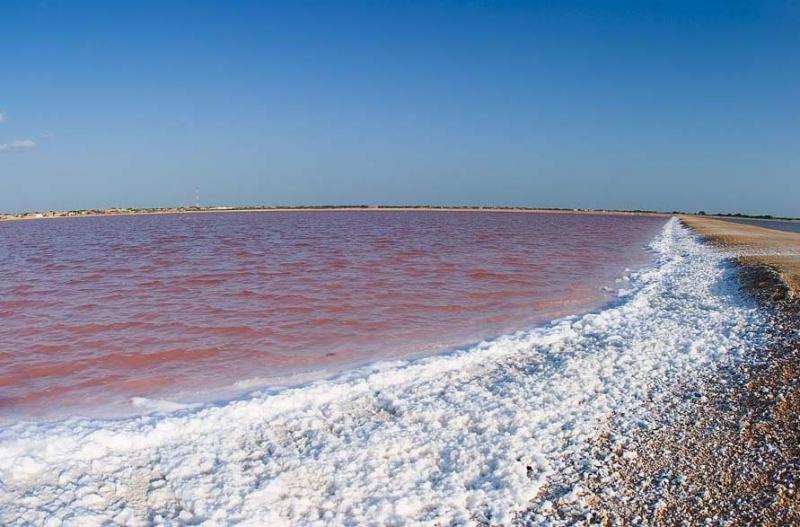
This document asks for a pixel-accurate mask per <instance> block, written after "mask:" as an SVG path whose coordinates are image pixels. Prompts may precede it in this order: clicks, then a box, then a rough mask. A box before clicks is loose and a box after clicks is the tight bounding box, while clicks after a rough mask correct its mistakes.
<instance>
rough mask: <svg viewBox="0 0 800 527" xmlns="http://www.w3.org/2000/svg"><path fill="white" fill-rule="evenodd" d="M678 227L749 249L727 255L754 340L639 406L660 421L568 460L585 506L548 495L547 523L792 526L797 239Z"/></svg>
mask: <svg viewBox="0 0 800 527" xmlns="http://www.w3.org/2000/svg"><path fill="white" fill-rule="evenodd" d="M681 219H682V220H683V222H684V224H685V225H688V226H689V227H690V228H692V229H694V230H695V231H696V232H697V233H699V234H700V235H702V236H703V237H704V238H705V240H706V241H707V242H708V243H712V244H715V245H718V246H720V247H723V248H725V249H730V250H731V253H733V255H737V254H748V253H749V255H748V256H740V257H737V263H738V268H737V272H736V275H737V278H738V285H739V288H740V290H741V293H742V294H743V295H744V296H746V297H750V298H753V299H754V300H755V302H757V303H758V304H759V307H760V308H761V309H763V310H764V314H765V317H764V322H763V327H762V328H760V329H764V330H765V331H764V334H765V336H764V340H763V342H762V343H761V344H760V345H759V346H758V349H757V351H756V353H755V354H754V355H753V356H750V357H747V358H745V359H744V360H737V361H732V362H730V363H728V364H726V365H724V366H720V367H715V368H711V369H709V370H708V371H706V372H705V373H703V374H702V375H698V376H696V377H694V378H690V379H686V380H685V381H684V382H683V383H682V384H680V385H675V386H673V387H672V388H671V390H670V394H669V395H668V396H667V397H665V398H663V399H661V400H660V401H658V402H651V401H645V402H644V404H645V405H646V406H647V407H648V408H650V409H651V411H652V412H653V414H654V415H656V416H658V418H657V419H656V420H655V421H654V422H653V423H651V424H649V425H648V426H646V427H642V428H641V429H639V430H637V431H635V432H634V433H633V434H631V433H630V431H629V430H627V429H621V428H619V427H618V426H617V425H614V424H612V425H611V426H610V427H609V428H608V429H606V430H603V431H601V432H600V434H599V436H598V437H597V438H596V439H595V441H594V442H593V443H592V446H591V449H590V453H589V455H588V457H587V458H583V459H580V460H578V461H576V467H575V471H583V472H586V473H587V477H586V478H585V479H584V480H583V481H582V482H581V489H582V496H583V501H582V502H578V503H577V504H576V502H573V501H570V500H566V501H563V502H562V500H563V498H562V497H561V496H565V495H567V494H566V493H567V491H568V489H563V488H553V489H548V491H547V494H546V495H545V497H544V498H545V499H548V500H549V501H548V502H547V503H552V505H551V506H550V507H551V508H550V510H551V513H550V514H551V516H550V518H551V519H552V521H553V523H554V524H557V525H565V524H566V525H604V526H616V525H620V526H627V525H639V526H694V525H698V526H700V525H702V526H718V527H723V526H765V527H779V526H789V525H800V295H798V285H799V284H800V280H798V277H799V276H800V275H799V274H798V271H799V270H800V235H798V234H793V233H789V232H782V231H773V230H769V229H765V228H761V227H755V226H749V225H741V224H737V223H731V222H726V221H722V220H716V219H708V218H697V217H684V218H681ZM792 251H794V252H795V253H796V254H795V255H786V253H790V252H792ZM754 253H757V254H754ZM791 292H793V293H794V295H795V296H794V297H793V298H792V295H790V294H789V293H791ZM631 453H633V454H635V455H631ZM587 467H589V468H588V469H587ZM537 506H538V504H537ZM526 520H527V521H526ZM518 523H519V524H520V525H526V526H532V525H537V524H536V523H535V522H533V521H531V520H528V519H527V518H525V517H522V518H521V521H519V522H518Z"/></svg>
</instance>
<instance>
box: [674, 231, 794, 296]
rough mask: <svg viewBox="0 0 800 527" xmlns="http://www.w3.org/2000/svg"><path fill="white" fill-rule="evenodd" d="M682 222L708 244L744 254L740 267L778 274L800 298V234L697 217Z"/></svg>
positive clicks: (740, 260) (792, 294) (792, 292)
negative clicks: (759, 267) (763, 269)
mask: <svg viewBox="0 0 800 527" xmlns="http://www.w3.org/2000/svg"><path fill="white" fill-rule="evenodd" d="M681 221H682V222H683V223H684V224H685V225H688V226H689V227H690V228H691V229H693V230H694V231H695V232H697V233H698V234H700V235H701V236H703V237H704V238H705V239H706V240H707V241H708V242H710V243H712V244H715V245H718V246H722V247H727V248H730V249H733V250H735V251H741V252H742V254H743V255H742V256H740V257H739V258H738V260H739V263H740V264H742V265H744V266H749V267H753V266H765V267H767V268H768V269H771V270H773V271H775V272H777V273H778V274H779V275H780V277H781V279H782V281H783V282H784V283H785V284H786V286H787V287H788V290H789V292H790V293H791V296H792V297H794V298H797V297H798V296H799V295H800V234H798V233H794V232H786V231H778V230H773V229H767V228H764V227H757V226H755V225H745V224H742V223H735V222H731V221H724V220H718V219H711V218H703V217H698V216H682V217H681ZM748 253H750V254H749V255H748Z"/></svg>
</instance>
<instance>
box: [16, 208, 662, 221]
mask: <svg viewBox="0 0 800 527" xmlns="http://www.w3.org/2000/svg"><path fill="white" fill-rule="evenodd" d="M326 211H331V212H336V211H338V212H414V211H422V212H516V213H551V214H607V215H621V216H640V215H641V216H645V215H646V216H671V215H672V213H669V212H659V211H649V210H607V209H579V208H575V209H560V208H553V209H550V208H536V207H466V206H465V207H457V206H452V207H446V206H441V207H438V206H434V205H421V206H411V205H406V206H390V205H374V206H373V205H332V206H325V205H321V206H308V207H303V206H296V207H288V206H287V207H165V208H142V209H133V208H127V209H117V208H114V209H91V210H71V211H46V212H23V213H19V214H0V221H18V220H40V219H54V218H90V217H103V216H146V215H160V214H207V213H214V212H326Z"/></svg>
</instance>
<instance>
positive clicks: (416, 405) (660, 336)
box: [0, 218, 762, 526]
mask: <svg viewBox="0 0 800 527" xmlns="http://www.w3.org/2000/svg"><path fill="white" fill-rule="evenodd" d="M652 249H653V250H654V251H655V252H656V253H657V257H658V259H657V262H656V264H654V266H653V267H652V268H650V269H648V270H645V271H641V272H637V273H633V274H631V275H630V276H628V277H626V279H625V280H624V282H625V287H626V290H624V291H622V292H621V296H620V300H619V301H618V302H617V303H616V305H614V306H612V307H609V308H607V309H605V310H603V311H601V312H599V313H595V314H588V315H585V316H580V317H577V316H576V317H568V318H565V319H562V320H559V321H556V322H554V323H553V324H551V325H549V326H547V327H544V328H540V329H537V330H534V331H529V332H520V333H516V334H513V335H507V336H503V337H501V338H498V339H496V340H493V341H491V342H482V343H480V344H478V345H476V346H474V347H472V348H470V349H466V350H463V351H458V352H454V353H450V354H447V355H440V356H434V357H428V358H425V359H420V360H415V361H407V362H403V361H398V362H392V363H383V364H376V365H373V366H371V367H368V368H362V369H359V370H356V371H353V372H351V373H349V374H346V375H343V376H340V377H338V378H336V379H333V380H327V381H318V382H314V383H312V384H309V385H306V386H303V387H299V388H286V389H281V390H274V391H261V392H256V393H254V394H252V395H251V396H249V397H247V398H245V399H240V400H234V401H231V402H228V403H226V404H223V405H204V406H200V407H192V408H188V409H179V410H174V409H173V408H172V407H170V406H169V405H167V406H166V407H164V408H165V409H166V410H170V411H171V413H170V412H167V411H165V412H162V413H159V414H151V415H146V416H141V417H133V418H126V419H121V420H100V419H74V418H73V419H70V420H64V421H60V422H56V423H18V424H15V425H10V426H6V427H4V428H3V429H0V524H2V525H80V526H90V525H195V524H204V525H229V524H237V525H269V526H279V525H443V526H445V525H473V524H476V523H479V522H485V523H489V524H498V525H505V524H508V523H509V522H511V521H512V519H513V515H514V514H515V513H516V512H518V511H520V510H523V509H525V508H526V507H527V506H529V504H530V500H531V499H532V498H534V497H535V496H536V495H537V493H538V492H539V491H540V490H541V489H542V488H543V486H545V485H546V484H547V483H548V480H549V479H553V478H554V477H555V476H558V475H559V474H560V471H563V470H567V468H566V467H567V466H568V465H569V461H570V459H574V456H577V455H579V453H580V452H581V450H582V449H584V448H585V447H586V445H587V443H588V441H589V440H590V439H591V438H593V437H595V436H596V435H597V433H598V432H600V431H602V430H603V426H604V424H605V423H606V422H607V421H608V419H609V418H610V417H612V416H614V418H615V419H616V420H618V419H619V416H628V415H630V426H631V428H635V427H637V426H641V423H640V418H639V417H637V413H636V412H637V409H641V408H642V406H643V404H644V401H646V400H651V401H652V400H653V398H654V396H655V397H657V394H658V393H659V392H663V391H666V390H667V389H668V388H669V387H671V386H673V385H674V384H675V383H678V382H680V380H681V378H687V376H689V375H691V374H692V372H697V370H698V369H707V368H710V367H713V366H714V365H715V364H718V363H719V362H720V361H725V360H729V359H730V358H731V357H732V356H746V354H747V353H748V352H749V351H750V350H751V349H752V347H753V346H754V345H756V344H757V342H758V341H759V340H760V338H761V336H762V335H761V330H760V329H759V325H760V322H761V315H760V314H759V312H758V311H757V310H756V309H755V308H754V307H753V306H750V305H748V304H747V303H746V302H744V301H743V300H742V299H741V298H739V297H738V295H737V294H736V290H735V287H734V284H733V283H732V280H731V278H730V276H731V271H730V268H729V267H728V265H727V264H726V263H725V261H724V256H723V255H720V254H717V253H715V252H713V251H711V250H710V249H708V248H707V247H705V246H703V245H702V244H701V243H699V242H698V241H697V239H696V237H695V236H693V235H692V234H690V233H689V232H688V231H687V230H686V229H685V228H684V227H682V226H681V225H680V224H679V223H678V221H677V220H676V219H674V218H673V219H671V220H669V221H668V222H667V223H666V225H665V226H664V229H663V232H662V233H661V234H660V235H659V236H658V237H657V238H656V239H655V240H654V241H653V243H652ZM704 371H705V370H704ZM139 403H140V404H143V402H142V401H139ZM631 455H633V454H631ZM568 497H569V496H567V497H566V498H568ZM576 499H577V497H576Z"/></svg>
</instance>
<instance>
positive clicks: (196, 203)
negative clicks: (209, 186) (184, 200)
mask: <svg viewBox="0 0 800 527" xmlns="http://www.w3.org/2000/svg"><path fill="white" fill-rule="evenodd" d="M194 206H195V207H197V208H198V209H199V208H200V187H195V188H194Z"/></svg>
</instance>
